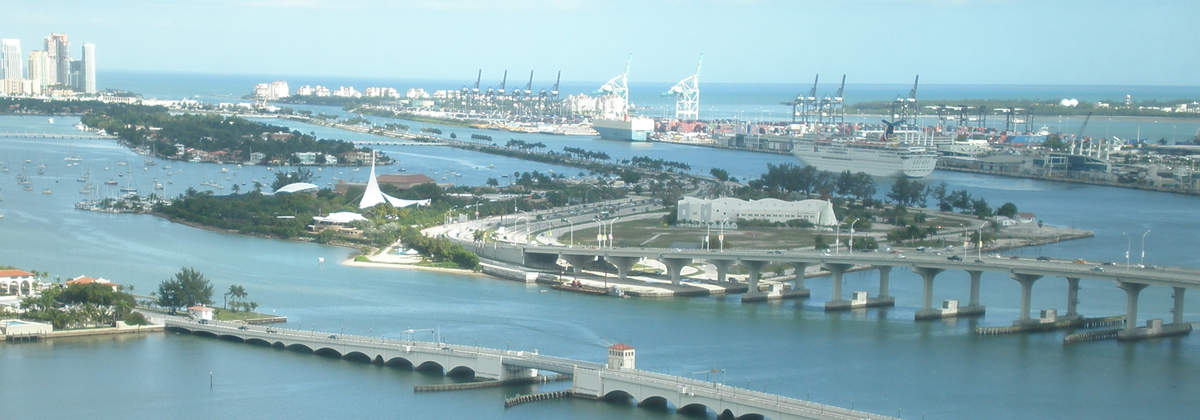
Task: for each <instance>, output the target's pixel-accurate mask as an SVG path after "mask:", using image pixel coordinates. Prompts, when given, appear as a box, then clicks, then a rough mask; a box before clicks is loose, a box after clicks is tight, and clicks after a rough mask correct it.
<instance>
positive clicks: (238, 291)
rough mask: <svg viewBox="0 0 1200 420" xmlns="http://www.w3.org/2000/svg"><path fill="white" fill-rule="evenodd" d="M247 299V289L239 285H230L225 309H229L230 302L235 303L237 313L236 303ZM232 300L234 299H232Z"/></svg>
mask: <svg viewBox="0 0 1200 420" xmlns="http://www.w3.org/2000/svg"><path fill="white" fill-rule="evenodd" d="M245 297H246V289H245V288H243V287H242V286H241V285H237V284H231V285H229V291H228V292H225V299H226V301H225V309H229V303H228V302H229V301H233V302H234V305H233V307H234V311H237V303H236V302H238V301H240V300H241V299H242V298H245ZM230 298H232V299H230Z"/></svg>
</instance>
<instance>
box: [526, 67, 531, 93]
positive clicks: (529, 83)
mask: <svg viewBox="0 0 1200 420" xmlns="http://www.w3.org/2000/svg"><path fill="white" fill-rule="evenodd" d="M532 93H533V70H529V82H528V83H525V96H529V95H530V94H532Z"/></svg>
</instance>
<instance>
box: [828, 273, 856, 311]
mask: <svg viewBox="0 0 1200 420" xmlns="http://www.w3.org/2000/svg"><path fill="white" fill-rule="evenodd" d="M821 266H822V267H824V268H825V269H826V270H829V278H830V280H831V281H832V282H833V286H832V287H831V290H830V293H829V301H827V302H825V310H826V311H845V310H848V309H850V308H851V306H850V301H848V300H845V299H842V275H844V274H846V270H849V269H850V267H853V266H852V265H850V264H840V263H822V264H821Z"/></svg>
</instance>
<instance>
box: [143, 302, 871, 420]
mask: <svg viewBox="0 0 1200 420" xmlns="http://www.w3.org/2000/svg"><path fill="white" fill-rule="evenodd" d="M165 325H166V328H167V329H169V330H174V331H183V332H188V333H192V334H196V335H204V336H210V337H216V338H222V339H228V340H233V341H239V342H245V343H254V344H260V345H266V346H271V347H275V348H280V349H289V350H298V351H304V352H312V353H316V354H321V355H327V356H335V357H340V358H346V359H352V360H361V361H365V362H371V363H379V364H402V365H409V366H412V367H413V368H414V369H418V370H425V369H439V368H440V369H441V370H442V371H443V372H445V373H446V374H447V375H461V376H468V377H471V376H474V377H480V378H485V379H492V380H508V379H520V378H531V377H533V376H536V375H537V374H538V372H539V371H543V370H544V371H553V372H558V373H563V374H568V375H571V377H572V385H571V394H572V395H574V396H577V397H582V398H590V399H603V400H613V399H621V398H629V399H632V400H633V401H634V402H637V403H638V404H639V405H655V404H663V403H667V404H670V405H672V406H674V407H676V409H678V410H680V411H684V412H690V411H697V410H705V411H707V410H708V409H711V410H713V411H715V412H716V413H718V414H731V415H733V416H735V417H742V416H747V415H759V416H763V417H765V418H768V419H773V420H785V419H789V420H790V419H883V418H887V417H884V416H878V415H875V414H871V413H867V412H863V411H856V410H850V409H845V408H841V407H835V406H831V405H825V404H818V403H813V402H808V401H803V400H797V399H793V398H787V397H783V396H779V395H773V394H767V393H763V392H757V391H751V390H748V389H744V388H738V387H732V386H728V385H723V384H719V383H716V382H705V381H700V380H696V379H691V378H684V377H678V376H671V375H663V374H659V373H654V372H648V371H644V370H638V369H633V368H625V367H612V366H608V365H604V364H600V363H594V362H587V361H580V360H572V359H565V358H560V357H552V356H545V355H541V354H538V353H537V352H527V351H515V350H500V349H491V348H486V347H474V346H460V345H453V344H447V343H440V342H428V341H415V340H398V339H392V338H383V337H366V336H355V335H346V334H337V333H330V332H315V331H300V330H292V329H285V328H275V327H270V326H256V325H244V324H237V323H226V322H216V321H207V322H200V321H194V320H191V319H187V318H180V317H169V318H167V319H166V320H165Z"/></svg>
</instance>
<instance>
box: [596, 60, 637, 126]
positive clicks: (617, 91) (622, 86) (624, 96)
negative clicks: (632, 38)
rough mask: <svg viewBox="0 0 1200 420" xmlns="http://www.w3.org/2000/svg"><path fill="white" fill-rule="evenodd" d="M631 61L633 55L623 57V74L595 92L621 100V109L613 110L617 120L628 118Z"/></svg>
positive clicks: (609, 80)
mask: <svg viewBox="0 0 1200 420" xmlns="http://www.w3.org/2000/svg"><path fill="white" fill-rule="evenodd" d="M632 60H633V54H630V55H628V56H627V57H625V72H624V73H621V74H618V75H616V76H613V78H611V79H608V81H607V82H605V83H604V84H603V85H601V86H600V89H597V90H596V93H597V94H601V95H612V96H615V97H617V98H620V99H621V109H620V110H615V111H617V112H616V113H617V118H618V119H626V118H628V117H629V62H630V61H632Z"/></svg>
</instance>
